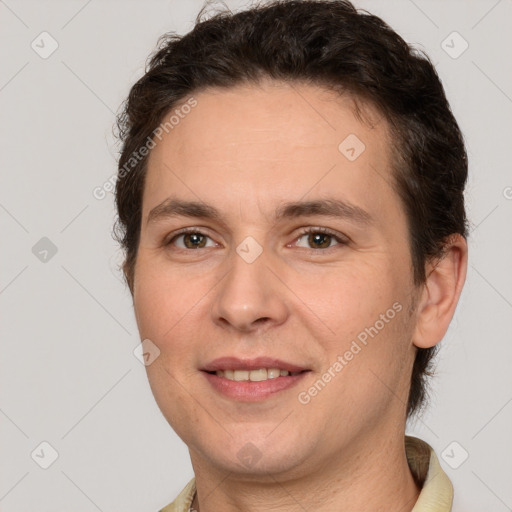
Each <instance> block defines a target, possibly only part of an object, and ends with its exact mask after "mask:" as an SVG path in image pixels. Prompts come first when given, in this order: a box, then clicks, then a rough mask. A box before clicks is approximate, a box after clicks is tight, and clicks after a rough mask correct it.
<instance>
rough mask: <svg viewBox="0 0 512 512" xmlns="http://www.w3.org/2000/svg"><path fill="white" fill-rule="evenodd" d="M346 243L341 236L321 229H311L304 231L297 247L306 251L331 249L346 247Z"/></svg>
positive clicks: (297, 242)
mask: <svg viewBox="0 0 512 512" xmlns="http://www.w3.org/2000/svg"><path fill="white" fill-rule="evenodd" d="M345 243H346V242H345V241H344V240H343V239H342V237H341V235H340V236H337V235H336V234H334V233H330V232H327V231H324V229H320V228H315V229H313V228H309V229H307V230H305V231H303V233H302V235H301V236H299V238H298V239H297V241H296V243H295V245H297V246H299V247H303V248H305V249H329V248H330V247H333V246H335V245H340V244H341V245H344V244H345Z"/></svg>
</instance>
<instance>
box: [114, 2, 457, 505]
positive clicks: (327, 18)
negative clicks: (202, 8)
mask: <svg viewBox="0 0 512 512" xmlns="http://www.w3.org/2000/svg"><path fill="white" fill-rule="evenodd" d="M120 126H121V137H122V140H123V143H124V145H123V149H122V154H121V158H120V161H119V177H118V182H117V188H116V200H117V207H118V212H119V223H120V224H119V227H120V228H121V234H120V241H121V243H122V244H123V247H124V249H125V250H126V262H125V265H124V271H125V276H126V279H127V282H128V284H129V287H130V290H131V292H132V295H133V301H134V309H135V314H136V319H137V324H138V328H139V332H140V336H141V339H142V340H143V344H144V346H145V349H146V351H147V353H148V354H149V356H150V359H151V361H149V360H148V365H147V373H148V378H149V382H150V385H151V388H152V391H153V393H154V396H155V399H156V401H157V403H158V405H159V407H160V409H161V411H162V413H163V415H164V416H165V418H166V419H167V420H168V422H169V423H170V425H171V426H172V427H173V429H174V430H175V431H176V432H177V433H178V435H179V436H180V437H181V438H182V439H183V441H184V442H185V443H186V444H187V446H188V448H189V452H190V457H191V461H192V466H193V468H194V473H195V478H194V479H193V480H192V481H191V482H190V483H189V484H188V485H187V487H186V488H185V489H184V490H183V492H182V493H181V494H180V496H179V497H178V498H177V499H176V500H175V501H174V502H173V503H171V504H170V505H168V506H166V507H164V508H163V509H162V510H163V511H165V512H170V511H180V512H181V511H187V510H189V509H190V510H199V511H201V512H210V511H219V510H222V511H235V510H237V511H267V510H279V511H289V510H316V511H333V510H349V511H358V512H366V511H372V512H375V511H377V510H382V511H389V510H393V511H404V512H405V511H411V510H413V511H414V512H425V511H439V512H441V511H443V512H444V511H449V510H450V509H451V503H452V486H451V483H450V481H449V480H448V477H447V476H446V475H445V474H444V472H443V471H442V469H441V468H440V466H439V463H438V461H437V457H436V455H435V453H434V452H433V451H432V450H431V448H430V447H429V446H428V445H427V444H426V443H424V442H423V441H421V440H419V439H415V438H412V437H404V436H405V423H406V419H407V417H408V416H411V415H412V414H414V413H415V412H417V411H418V410H419V408H420V407H421V405H422V404H423V402H424V399H425V376H426V375H427V373H428V369H429V362H430V361H431V358H432V356H433V354H434V350H435V347H436V346H437V344H438V343H439V342H440V341H441V339H442V338H443V336H444V334H445V332H446V330H447V328H448V325H449V323H450V320H451V318H452V316H453V313H454V310H455V307H456V304H457V301H458V298H459V295H460V292H461V289H462V286H463V283H464V279H465V273H466V266H467V245H466V240H465V236H466V217H465V211H464V199H463V190H464V185H465V181H466V177H467V159H466V153H465V148H464V144H463V141H462V136H461V133H460V131H459V128H458V126H457V123H456V121H455V120H454V118H453V116H452V114H451V111H450V109H449V106H448V104H447V101H446V98H445V95H444V91H443V88H442V86H441V83H440V81H439V78H438V77H437V75H436V73H435V71H434V69H433V67H432V65H431V64H430V62H429V61H428V59H427V58H426V57H424V56H422V55H419V54H417V53H416V52H415V51H414V50H412V49H411V48H409V47H408V46H407V44H406V43H405V42H404V41H403V40H402V39H401V38H400V37H399V36H398V35H397V34H396V33H395V32H393V31H392V30H391V29H390V28H389V27H388V26H387V25H386V24H385V23H384V22H383V21H382V20H380V19H379V18H377V17H374V16H371V15H369V14H362V13H358V12H357V11H356V10H355V8H354V7H353V6H352V5H351V4H350V3H348V2H345V1H334V2H329V1H303V2H294V1H287V2H278V3H275V2H274V3H271V4H268V5H266V6H260V7H257V8H254V9H251V10H248V11H244V12H240V13H238V14H232V13H221V14H218V15H216V16H214V17H213V18H211V19H209V20H207V21H203V22H201V21H200V20H199V19H198V23H197V24H196V26H195V28H194V29H193V30H192V31H191V32H190V33H189V34H187V35H186V36H184V37H178V36H175V35H171V36H169V37H167V38H164V39H163V40H162V42H161V45H160V48H159V50H158V51H157V52H156V53H155V55H154V56H153V58H152V60H151V62H150V65H149V68H148V70H147V72H146V74H145V75H144V76H143V77H142V78H141V79H140V80H139V81H138V82H137V84H135V85H134V87H133V88H132V90H131V92H130V95H129V98H128V101H127V103H126V107H125V112H124V114H123V116H122V117H121V119H120ZM151 354H152V355H151Z"/></svg>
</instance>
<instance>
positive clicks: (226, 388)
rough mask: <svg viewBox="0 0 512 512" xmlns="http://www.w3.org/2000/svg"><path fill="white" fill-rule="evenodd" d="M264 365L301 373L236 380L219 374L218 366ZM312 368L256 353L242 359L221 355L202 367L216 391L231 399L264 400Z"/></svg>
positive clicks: (291, 384) (256, 366)
mask: <svg viewBox="0 0 512 512" xmlns="http://www.w3.org/2000/svg"><path fill="white" fill-rule="evenodd" d="M260 368H279V369H280V370H287V371H289V372H301V373H299V374H297V375H287V376H286V377H281V376H280V377H277V378H275V379H268V380H264V381H259V382H252V381H234V380H229V379H226V378H224V377H218V376H217V375H216V374H215V373H208V372H216V371H217V370H234V369H236V370H249V371H250V370H258V369H260ZM309 371H310V370H309V369H307V368H304V367H301V366H298V365H296V364H292V363H288V362H286V361H282V360H280V359H274V358H269V357H256V358H253V359H239V358H237V357H221V358H218V359H215V360H213V361H211V362H210V363H208V364H206V365H205V366H204V367H203V368H202V373H203V375H204V376H205V377H206V379H207V381H208V382H209V383H210V385H211V386H212V387H213V389H214V390H215V391H217V392H218V393H220V394H221V395H223V396H225V397H228V398H230V399H233V400H236V401H240V402H260V401H262V400H265V399H267V398H269V397H271V396H272V395H275V394H276V393H279V392H280V391H285V390H287V389H290V388H292V387H294V386H296V385H297V384H298V383H299V382H300V381H301V380H302V379H303V378H304V377H305V375H306V374H307V373H309Z"/></svg>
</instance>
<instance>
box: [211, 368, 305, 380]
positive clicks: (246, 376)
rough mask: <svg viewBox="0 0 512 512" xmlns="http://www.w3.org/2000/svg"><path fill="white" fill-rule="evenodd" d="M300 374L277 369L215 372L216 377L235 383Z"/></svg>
mask: <svg viewBox="0 0 512 512" xmlns="http://www.w3.org/2000/svg"><path fill="white" fill-rule="evenodd" d="M299 373H300V372H292V373H290V372H289V371H287V370H280V369H279V368H260V369H258V370H251V371H249V370H217V371H216V372H215V374H216V375H217V377H224V378H225V379H228V380H235V381H237V382H245V381H251V382H261V381H264V380H268V379H277V377H287V376H288V375H298V374H299Z"/></svg>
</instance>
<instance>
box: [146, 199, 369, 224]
mask: <svg viewBox="0 0 512 512" xmlns="http://www.w3.org/2000/svg"><path fill="white" fill-rule="evenodd" d="M315 215H318V216H324V217H335V218H343V219H347V220H349V221H353V222H355V223H357V224H363V225H369V224H372V223H373V217H372V216H371V215H370V214H369V213H368V212H367V211H366V210H363V209H362V208H360V207H359V206H356V205H353V204H350V203H348V202H346V201H342V200H340V199H317V200H313V201H295V202H287V203H284V204H282V205H280V206H279V207H278V208H277V209H276V212H275V218H276V220H281V219H290V218H295V217H306V216H315ZM170 217H194V218H203V219H211V220H216V221H222V215H221V213H220V212H219V210H217V209H216V208H215V207H213V206H211V205H208V204H206V203H203V202H200V201H183V200H180V199H176V198H173V197H170V198H167V199H166V200H165V201H163V202H162V203H160V204H159V205H157V206H155V207H154V208H153V209H152V210H151V211H150V212H149V214H148V219H147V224H149V223H150V222H156V221H158V220H160V219H164V218H170Z"/></svg>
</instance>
